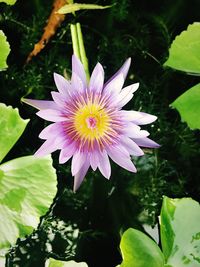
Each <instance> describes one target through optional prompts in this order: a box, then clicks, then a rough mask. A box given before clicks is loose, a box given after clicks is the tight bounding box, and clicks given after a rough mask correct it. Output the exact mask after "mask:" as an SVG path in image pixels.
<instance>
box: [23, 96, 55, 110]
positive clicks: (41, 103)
mask: <svg viewBox="0 0 200 267" xmlns="http://www.w3.org/2000/svg"><path fill="white" fill-rule="evenodd" d="M22 102H24V103H26V104H28V105H30V106H32V107H34V108H37V109H39V110H41V109H49V108H50V109H58V106H57V105H56V103H55V102H54V101H48V100H34V99H28V98H22Z"/></svg>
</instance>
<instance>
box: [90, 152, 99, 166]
mask: <svg viewBox="0 0 200 267" xmlns="http://www.w3.org/2000/svg"><path fill="white" fill-rule="evenodd" d="M98 164H99V157H98V154H97V152H96V151H93V152H92V153H91V154H90V165H91V167H92V169H93V171H96V169H97V167H98Z"/></svg>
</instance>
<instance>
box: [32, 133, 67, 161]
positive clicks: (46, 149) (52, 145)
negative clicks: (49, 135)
mask: <svg viewBox="0 0 200 267" xmlns="http://www.w3.org/2000/svg"><path fill="white" fill-rule="evenodd" d="M64 142H65V139H64V138H62V137H58V138H54V139H48V140H46V141H45V142H44V143H43V144H42V146H41V147H40V148H39V149H38V150H37V151H36V152H35V154H34V155H35V156H36V157H43V156H46V155H48V154H51V153H52V152H54V151H56V150H57V149H60V148H61V147H62V144H63V143H64Z"/></svg>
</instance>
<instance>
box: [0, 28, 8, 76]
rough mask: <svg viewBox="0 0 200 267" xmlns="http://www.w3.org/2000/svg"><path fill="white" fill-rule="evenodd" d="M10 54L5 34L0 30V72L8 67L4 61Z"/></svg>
mask: <svg viewBox="0 0 200 267" xmlns="http://www.w3.org/2000/svg"><path fill="white" fill-rule="evenodd" d="M9 53H10V45H9V43H8V42H7V39H6V36H5V34H4V33H3V32H2V31H1V30H0V71H1V70H3V69H6V68H7V67H8V65H7V63H6V60H7V57H8V55H9Z"/></svg>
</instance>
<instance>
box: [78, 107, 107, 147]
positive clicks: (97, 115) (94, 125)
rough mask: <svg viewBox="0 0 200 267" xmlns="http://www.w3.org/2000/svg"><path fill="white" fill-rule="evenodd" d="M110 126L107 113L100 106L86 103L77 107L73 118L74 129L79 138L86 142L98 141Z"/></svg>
mask: <svg viewBox="0 0 200 267" xmlns="http://www.w3.org/2000/svg"><path fill="white" fill-rule="evenodd" d="M109 125H110V117H109V115H108V113H107V112H106V111H105V109H103V108H102V107H101V106H100V105H98V104H94V103H88V104H86V105H84V106H81V107H79V109H78V110H77V111H76V113H75V116H74V127H75V130H76V132H77V133H78V134H79V136H80V137H81V138H83V139H85V140H88V141H90V142H91V141H94V140H95V139H96V140H99V139H100V138H101V137H103V136H104V135H105V134H106V132H107V130H108V129H109Z"/></svg>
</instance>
